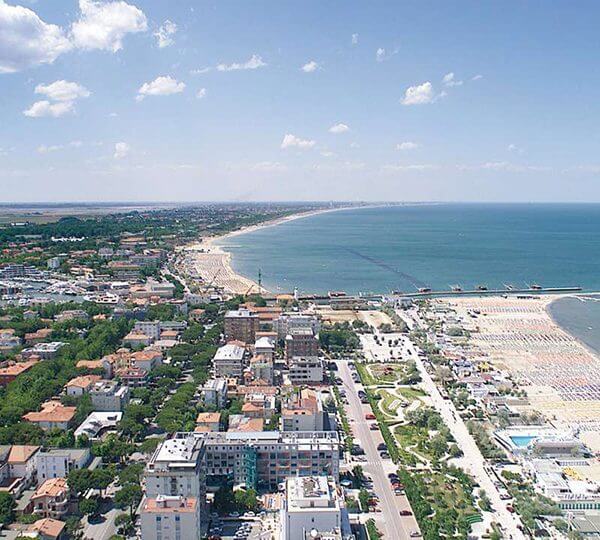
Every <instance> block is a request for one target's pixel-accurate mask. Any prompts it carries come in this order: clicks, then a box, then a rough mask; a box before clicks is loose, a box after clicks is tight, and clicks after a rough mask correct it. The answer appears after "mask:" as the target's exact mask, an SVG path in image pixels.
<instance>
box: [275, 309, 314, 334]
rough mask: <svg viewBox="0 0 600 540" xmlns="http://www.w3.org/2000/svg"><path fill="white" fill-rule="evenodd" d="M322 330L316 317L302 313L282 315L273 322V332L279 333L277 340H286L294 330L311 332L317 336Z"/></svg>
mask: <svg viewBox="0 0 600 540" xmlns="http://www.w3.org/2000/svg"><path fill="white" fill-rule="evenodd" d="M320 329H321V322H320V321H319V319H318V318H317V317H315V316H314V315H304V314H302V315H301V314H300V313H282V314H281V315H280V316H279V317H278V318H277V319H275V321H273V330H275V331H276V332H277V339H285V336H287V335H288V334H291V333H292V332H293V331H294V330H311V331H312V333H313V335H315V336H316V335H317V334H318V333H319V330H320Z"/></svg>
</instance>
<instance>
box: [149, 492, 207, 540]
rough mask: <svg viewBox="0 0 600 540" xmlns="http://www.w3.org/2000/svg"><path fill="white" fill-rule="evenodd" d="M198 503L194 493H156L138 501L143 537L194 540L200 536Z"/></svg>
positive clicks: (158, 539) (160, 539) (199, 505)
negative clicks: (185, 495)
mask: <svg viewBox="0 0 600 540" xmlns="http://www.w3.org/2000/svg"><path fill="white" fill-rule="evenodd" d="M201 506H202V505H201V504H200V502H199V501H198V499H197V498H196V497H183V496H180V495H158V496H156V497H145V498H144V500H143V501H142V504H141V512H140V515H141V519H140V522H141V528H142V538H143V539H144V540H197V539H198V538H200V536H201V535H200V531H201V529H200V524H201Z"/></svg>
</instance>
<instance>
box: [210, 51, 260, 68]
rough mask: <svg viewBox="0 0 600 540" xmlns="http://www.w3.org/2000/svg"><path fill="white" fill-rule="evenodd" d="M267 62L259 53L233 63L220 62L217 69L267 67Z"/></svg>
mask: <svg viewBox="0 0 600 540" xmlns="http://www.w3.org/2000/svg"><path fill="white" fill-rule="evenodd" d="M266 65H267V64H266V62H263V59H262V58H261V57H260V56H258V55H257V54H253V55H252V56H251V57H250V59H249V60H247V61H246V62H243V63H241V64H239V63H233V64H219V65H218V66H217V71H238V70H240V69H258V68H261V67H265V66H266Z"/></svg>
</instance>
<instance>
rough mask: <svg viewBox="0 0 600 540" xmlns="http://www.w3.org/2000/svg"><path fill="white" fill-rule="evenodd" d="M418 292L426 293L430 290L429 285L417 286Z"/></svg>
mask: <svg viewBox="0 0 600 540" xmlns="http://www.w3.org/2000/svg"><path fill="white" fill-rule="evenodd" d="M418 290H419V292H420V293H428V292H431V289H430V288H429V287H419V289H418Z"/></svg>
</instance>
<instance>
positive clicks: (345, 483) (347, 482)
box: [340, 479, 352, 488]
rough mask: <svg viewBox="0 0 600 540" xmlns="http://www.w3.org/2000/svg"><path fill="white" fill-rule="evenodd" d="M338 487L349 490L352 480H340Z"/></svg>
mask: <svg viewBox="0 0 600 540" xmlns="http://www.w3.org/2000/svg"><path fill="white" fill-rule="evenodd" d="M340 486H342V487H345V488H350V487H352V480H347V479H344V480H341V481H340Z"/></svg>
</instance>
